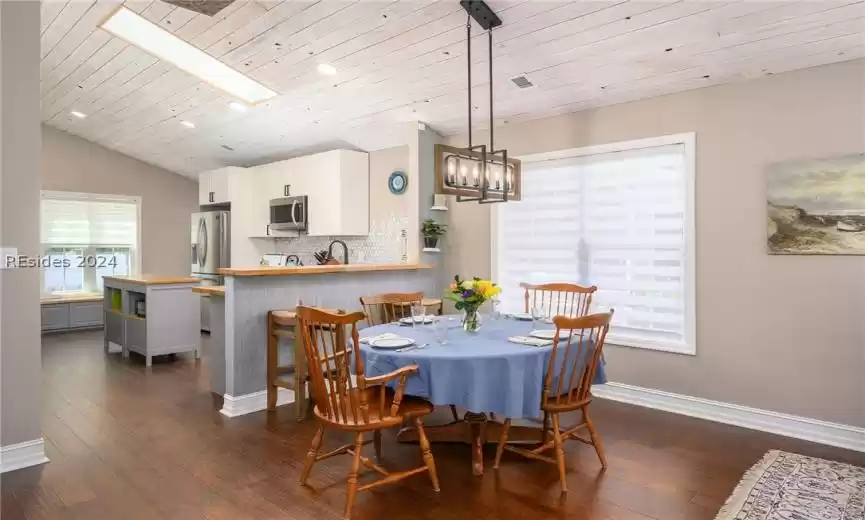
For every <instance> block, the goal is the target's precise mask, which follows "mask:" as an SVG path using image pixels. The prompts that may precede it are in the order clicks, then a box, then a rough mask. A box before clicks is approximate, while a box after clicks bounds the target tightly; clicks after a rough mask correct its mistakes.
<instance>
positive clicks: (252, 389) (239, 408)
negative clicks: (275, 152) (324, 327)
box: [190, 264, 442, 417]
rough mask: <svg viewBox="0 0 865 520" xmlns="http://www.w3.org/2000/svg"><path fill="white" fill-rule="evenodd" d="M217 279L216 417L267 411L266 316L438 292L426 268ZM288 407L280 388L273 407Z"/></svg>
mask: <svg viewBox="0 0 865 520" xmlns="http://www.w3.org/2000/svg"><path fill="white" fill-rule="evenodd" d="M219 274H221V275H223V276H224V277H225V296H224V298H213V299H212V300H211V302H212V303H213V304H215V305H214V306H213V307H212V309H213V308H214V307H221V308H219V311H222V313H223V315H222V316H220V318H222V320H223V322H222V326H223V329H224V330H222V331H218V332H217V330H216V329H217V327H218V325H217V323H216V321H217V320H216V319H212V325H211V338H210V343H211V345H212V346H213V349H214V350H216V349H218V348H219V347H218V346H216V345H214V343H216V342H217V341H218V340H217V338H216V337H214V334H215V335H216V336H223V337H224V340H223V341H224V359H225V368H224V374H225V377H224V389H223V388H220V387H223V385H220V384H219V382H217V378H214V388H213V391H214V392H219V391H222V392H223V394H224V395H223V407H222V410H221V413H222V414H223V415H225V416H227V417H234V416H237V415H243V414H247V413H251V412H255V411H258V410H263V409H265V408H266V407H267V399H266V393H267V392H266V389H267V364H266V360H267V348H266V346H267V313H268V311H271V310H288V309H294V308H295V307H296V306H297V304H298V302H300V301H304V302H309V303H314V304H316V305H318V306H320V307H328V308H336V309H344V310H346V311H348V312H351V311H355V310H360V309H361V306H360V297H361V296H371V295H375V294H382V293H393V292H422V293H424V295H425V296H431V297H436V296H439V294H440V293H441V287H442V284H441V283H440V282H439V281H438V280H437V277H438V269H436V266H432V265H428V264H351V265H320V266H304V267H255V268H227V269H220V270H219ZM202 289H205V288H197V289H196V291H197V292H200V291H201V290H202ZM190 294H192V293H191V291H190ZM217 302H218V303H217ZM220 339H222V338H220ZM292 402H294V394H293V392H291V391H290V390H285V389H280V394H279V396H278V398H277V404H278V405H282V404H288V403H292Z"/></svg>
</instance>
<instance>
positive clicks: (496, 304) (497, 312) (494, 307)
mask: <svg viewBox="0 0 865 520" xmlns="http://www.w3.org/2000/svg"><path fill="white" fill-rule="evenodd" d="M501 317H502V311H501V301H499V299H498V298H493V299H491V300H490V320H492V321H498V320H499V318H501Z"/></svg>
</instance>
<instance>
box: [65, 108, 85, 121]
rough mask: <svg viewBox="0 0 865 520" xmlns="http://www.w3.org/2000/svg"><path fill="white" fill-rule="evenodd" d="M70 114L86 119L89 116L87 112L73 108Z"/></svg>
mask: <svg viewBox="0 0 865 520" xmlns="http://www.w3.org/2000/svg"><path fill="white" fill-rule="evenodd" d="M69 114H70V115H73V116H75V117H77V118H78V119H84V118H85V117H87V114H85V113H83V112H79V111H77V110H73V111H72V112H69Z"/></svg>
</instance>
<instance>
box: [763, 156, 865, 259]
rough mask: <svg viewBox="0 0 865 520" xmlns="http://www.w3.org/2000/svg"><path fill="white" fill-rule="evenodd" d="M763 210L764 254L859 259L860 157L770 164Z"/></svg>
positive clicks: (862, 228)
mask: <svg viewBox="0 0 865 520" xmlns="http://www.w3.org/2000/svg"><path fill="white" fill-rule="evenodd" d="M766 209H767V215H766V216H767V219H766V223H767V226H768V247H769V253H770V254H775V255H865V154H855V155H847V156H840V157H831V158H825V159H808V160H799V161H792V162H784V163H776V164H772V165H770V166H769V167H768V171H767V174H766Z"/></svg>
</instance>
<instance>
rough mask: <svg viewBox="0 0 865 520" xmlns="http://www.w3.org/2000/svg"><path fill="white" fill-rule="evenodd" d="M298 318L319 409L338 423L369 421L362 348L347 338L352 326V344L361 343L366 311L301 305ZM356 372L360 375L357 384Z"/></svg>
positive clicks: (326, 416)
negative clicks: (360, 328) (359, 329)
mask: <svg viewBox="0 0 865 520" xmlns="http://www.w3.org/2000/svg"><path fill="white" fill-rule="evenodd" d="M297 317H298V322H299V328H300V332H301V336H302V338H303V341H302V343H303V348H304V351H305V352H306V359H307V370H308V372H309V386H310V391H311V393H312V395H313V397H314V398H315V403H316V407H317V408H318V410H319V412H320V413H321V414H322V415H323V416H324V417H325V418H327V419H328V420H329V421H332V422H335V423H342V424H369V423H370V414H369V403H367V402H365V401H364V392H363V390H364V389H365V388H366V382H365V380H364V375H363V374H364V372H363V361H362V360H361V356H360V349H358V348H351V347H350V346H349V345H348V343H347V341H346V340H347V338H346V329H349V334H350V337H351V344H352V345H358V344H359V343H358V342H359V338H358V332H357V322H359V321H361V320H362V319H364V315H363V313H361V312H354V313H351V314H333V313H329V312H325V311H322V310H319V309H315V308H311V307H303V306H300V307H298V308H297ZM352 355H353V356H354V373H353V374H352V370H351V368H352V360H351V356H352ZM352 375H355V376H356V381H357V382H356V383H355V382H353V381H352V377H351V376H352Z"/></svg>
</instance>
